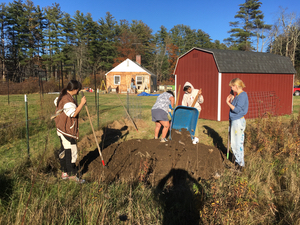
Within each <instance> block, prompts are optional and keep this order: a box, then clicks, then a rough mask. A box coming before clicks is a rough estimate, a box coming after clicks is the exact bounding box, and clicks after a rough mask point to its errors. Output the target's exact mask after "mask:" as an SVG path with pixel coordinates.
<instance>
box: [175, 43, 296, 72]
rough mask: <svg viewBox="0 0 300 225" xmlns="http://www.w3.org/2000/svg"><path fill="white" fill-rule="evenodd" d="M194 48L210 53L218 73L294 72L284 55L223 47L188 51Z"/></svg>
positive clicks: (289, 61)
mask: <svg viewBox="0 0 300 225" xmlns="http://www.w3.org/2000/svg"><path fill="white" fill-rule="evenodd" d="M194 49H196V50H199V51H204V52H208V53H212V54H213V56H214V59H215V62H216V64H217V67H218V70H219V72H220V73H275V74H278V73H280V74H295V73H296V70H295V68H294V66H293V64H292V62H291V60H290V58H288V57H286V56H280V55H275V54H272V53H263V52H248V51H234V50H223V49H203V48H193V49H191V50H190V51H192V50H194ZM190 51H188V52H190ZM188 52H187V53H188ZM187 53H185V54H187ZM185 54H184V55H185ZM184 55H182V56H184ZM182 56H180V58H181V57H182Z"/></svg>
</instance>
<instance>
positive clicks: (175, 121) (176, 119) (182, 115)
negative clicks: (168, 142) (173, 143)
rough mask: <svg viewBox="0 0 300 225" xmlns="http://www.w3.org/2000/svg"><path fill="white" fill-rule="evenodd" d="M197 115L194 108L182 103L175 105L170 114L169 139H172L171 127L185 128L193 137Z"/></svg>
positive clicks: (176, 128)
mask: <svg viewBox="0 0 300 225" xmlns="http://www.w3.org/2000/svg"><path fill="white" fill-rule="evenodd" d="M198 117H199V112H198V110H197V109H196V108H194V107H188V106H182V105H180V106H177V107H176V108H175V109H174V111H173V115H172V120H171V129H170V137H171V138H170V139H172V134H171V131H172V129H175V130H179V131H180V130H181V129H187V130H188V131H189V132H190V134H191V138H192V139H193V137H194V135H195V131H196V127H197V122H198Z"/></svg>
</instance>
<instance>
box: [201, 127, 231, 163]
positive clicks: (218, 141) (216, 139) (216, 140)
mask: <svg viewBox="0 0 300 225" xmlns="http://www.w3.org/2000/svg"><path fill="white" fill-rule="evenodd" d="M203 127H204V128H205V129H206V134H207V135H208V137H211V138H212V139H213V144H214V146H215V147H216V148H217V149H219V151H220V152H221V153H222V154H221V156H222V157H223V160H224V157H226V156H227V146H225V145H224V144H223V138H222V137H221V136H220V135H219V133H218V132H216V131H215V130H214V129H212V128H211V127H209V126H203ZM233 157H234V156H233V154H232V153H231V152H230V151H229V160H230V161H231V162H233V161H234V158H233Z"/></svg>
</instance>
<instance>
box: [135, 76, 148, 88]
mask: <svg viewBox="0 0 300 225" xmlns="http://www.w3.org/2000/svg"><path fill="white" fill-rule="evenodd" d="M148 84H149V78H148V76H136V87H137V89H138V90H139V91H145V90H146V89H148Z"/></svg>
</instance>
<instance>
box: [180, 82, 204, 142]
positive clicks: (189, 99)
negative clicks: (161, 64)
mask: <svg viewBox="0 0 300 225" xmlns="http://www.w3.org/2000/svg"><path fill="white" fill-rule="evenodd" d="M183 91H184V92H185V93H184V95H183V98H182V102H181V105H183V106H190V107H191V106H192V104H193V102H194V100H195V98H196V97H197V94H199V97H198V100H197V102H196V104H195V106H194V107H195V108H196V109H198V112H199V116H200V112H201V105H200V104H202V103H203V102H204V98H203V96H202V89H201V88H200V89H199V90H198V89H195V88H194V86H193V85H192V84H191V83H190V82H185V84H184V86H183ZM198 141H199V139H198V127H196V130H195V137H194V140H193V143H194V144H196V143H198Z"/></svg>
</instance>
